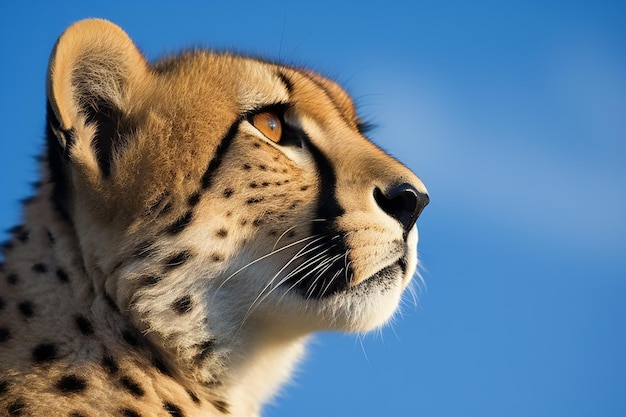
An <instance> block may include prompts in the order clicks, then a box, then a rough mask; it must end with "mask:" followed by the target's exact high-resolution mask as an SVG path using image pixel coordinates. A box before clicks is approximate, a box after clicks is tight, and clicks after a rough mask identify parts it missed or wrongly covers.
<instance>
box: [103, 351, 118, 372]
mask: <svg viewBox="0 0 626 417" xmlns="http://www.w3.org/2000/svg"><path fill="white" fill-rule="evenodd" d="M102 367H103V368H104V369H105V370H106V371H107V372H108V373H109V374H111V375H115V374H116V373H117V371H119V370H120V367H119V365H118V364H117V362H115V359H113V358H112V357H111V356H109V355H106V356H105V357H104V358H102Z"/></svg>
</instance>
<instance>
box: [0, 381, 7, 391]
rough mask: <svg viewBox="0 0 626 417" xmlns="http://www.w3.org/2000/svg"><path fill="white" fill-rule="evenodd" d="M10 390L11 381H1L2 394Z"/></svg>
mask: <svg viewBox="0 0 626 417" xmlns="http://www.w3.org/2000/svg"><path fill="white" fill-rule="evenodd" d="M8 391H9V381H0V394H6V393H7V392H8Z"/></svg>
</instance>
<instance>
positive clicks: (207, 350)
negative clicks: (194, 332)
mask: <svg viewBox="0 0 626 417" xmlns="http://www.w3.org/2000/svg"><path fill="white" fill-rule="evenodd" d="M196 347H197V348H198V353H197V354H196V356H195V357H194V359H195V360H196V361H197V362H201V361H203V360H204V359H206V358H208V357H209V356H210V355H211V353H213V349H214V348H215V339H207V340H205V341H204V342H202V343H199V344H197V345H196Z"/></svg>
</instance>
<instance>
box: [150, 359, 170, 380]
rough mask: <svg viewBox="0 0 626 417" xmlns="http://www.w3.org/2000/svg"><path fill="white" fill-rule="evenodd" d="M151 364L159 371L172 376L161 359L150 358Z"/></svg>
mask: <svg viewBox="0 0 626 417" xmlns="http://www.w3.org/2000/svg"><path fill="white" fill-rule="evenodd" d="M152 365H154V367H155V368H156V369H157V370H158V371H159V372H161V373H162V374H163V375H167V376H172V374H171V373H170V371H169V370H168V369H167V367H166V366H165V364H164V363H163V362H162V361H161V359H159V358H153V359H152Z"/></svg>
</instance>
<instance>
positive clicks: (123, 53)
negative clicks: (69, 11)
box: [47, 19, 149, 177]
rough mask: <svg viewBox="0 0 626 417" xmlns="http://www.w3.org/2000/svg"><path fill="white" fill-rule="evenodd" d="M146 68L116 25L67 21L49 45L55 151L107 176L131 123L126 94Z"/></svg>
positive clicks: (140, 80) (139, 82) (139, 81)
mask: <svg viewBox="0 0 626 417" xmlns="http://www.w3.org/2000/svg"><path fill="white" fill-rule="evenodd" d="M148 74H149V71H148V67H147V63H146V60H145V58H144V57H143V56H142V54H141V53H140V52H139V50H138V49H137V47H136V46H135V45H134V44H133V42H132V41H131V40H130V38H129V37H128V35H126V33H125V32H124V31H123V30H122V29H120V28H119V27H118V26H116V25H114V24H113V23H111V22H108V21H106V20H101V19H89V20H83V21H80V22H77V23H75V24H73V25H72V26H70V27H69V28H68V29H67V30H66V31H65V32H64V33H63V34H62V35H61V37H60V38H59V40H58V41H57V43H56V45H55V47H54V50H53V51H52V54H51V56H50V63H49V68H48V79H47V94H48V103H49V116H48V117H49V122H50V125H51V128H52V131H53V133H54V135H55V136H56V137H57V139H58V141H59V145H60V147H61V149H60V151H61V152H62V153H63V154H65V155H66V156H69V158H70V159H71V160H78V161H80V164H81V166H83V167H85V168H87V169H95V170H97V169H99V170H100V172H101V174H102V176H103V177H106V176H108V175H109V173H110V170H111V160H112V157H113V155H114V151H115V148H116V145H118V142H120V138H123V137H124V133H125V132H128V131H130V129H131V127H130V126H129V123H130V121H129V114H130V111H131V109H130V103H131V97H132V96H133V95H136V94H135V92H136V91H140V90H141V88H140V86H141V85H142V84H143V83H144V82H145V80H146V77H147V76H148Z"/></svg>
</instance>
